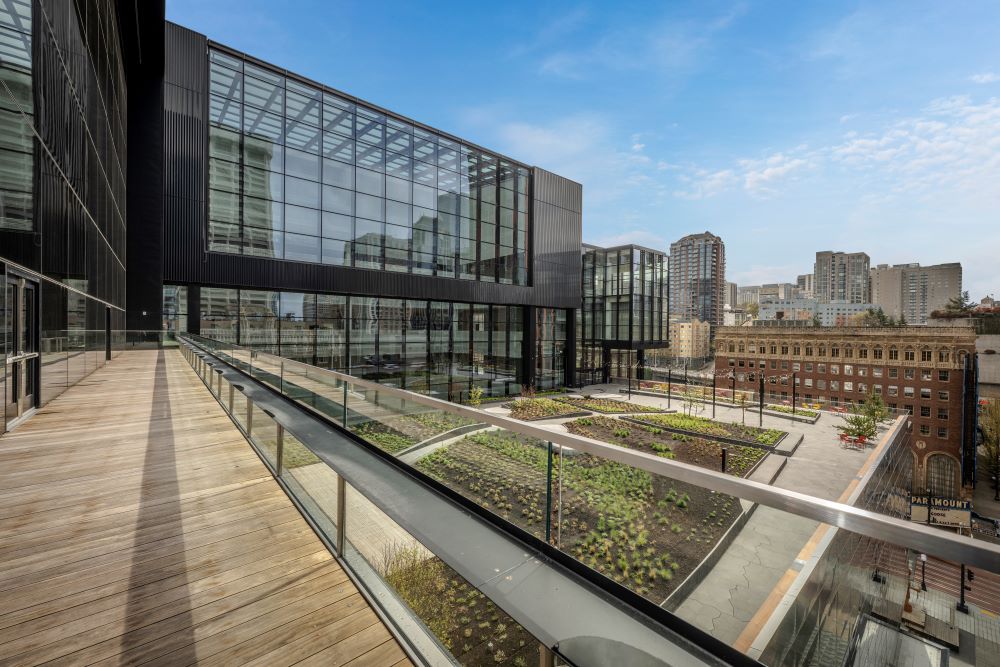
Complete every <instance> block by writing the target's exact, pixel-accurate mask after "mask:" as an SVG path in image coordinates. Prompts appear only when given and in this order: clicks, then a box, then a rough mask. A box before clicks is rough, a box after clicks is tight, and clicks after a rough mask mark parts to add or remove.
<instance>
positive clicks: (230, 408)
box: [229, 383, 236, 414]
mask: <svg viewBox="0 0 1000 667" xmlns="http://www.w3.org/2000/svg"><path fill="white" fill-rule="evenodd" d="M235 391H236V390H235V389H234V388H233V385H232V384H231V383H230V385H229V413H230V414H232V412H233V393H234V392H235Z"/></svg>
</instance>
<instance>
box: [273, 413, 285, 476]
mask: <svg viewBox="0 0 1000 667" xmlns="http://www.w3.org/2000/svg"><path fill="white" fill-rule="evenodd" d="M274 423H275V424H276V425H277V427H278V454H277V456H276V457H275V463H274V476H275V477H280V476H281V464H282V459H283V458H284V454H285V427H284V426H282V425H281V424H278V422H274Z"/></svg>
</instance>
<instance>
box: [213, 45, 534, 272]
mask: <svg viewBox="0 0 1000 667" xmlns="http://www.w3.org/2000/svg"><path fill="white" fill-rule="evenodd" d="M209 60H210V89H211V96H210V98H211V99H210V103H209V115H210V121H211V124H210V129H209V206H208V210H209V223H208V225H209V229H208V249H209V250H210V251H212V252H225V253H239V254H244V255H254V256H259V257H272V258H280V259H285V260H293V261H300V262H314V263H323V264H331V265H339V266H353V267H357V268H366V269H376V270H385V271H399V272H404V273H416V274H424V275H436V276H443V277H448V278H460V279H466V280H479V281H484V282H500V283H505V284H517V285H527V284H528V259H527V239H528V229H529V227H530V219H529V207H528V192H529V178H530V172H529V170H528V168H527V167H525V166H524V165H521V164H516V163H513V162H510V161H508V160H505V159H502V158H500V157H498V156H496V155H491V154H489V153H486V152H484V151H481V150H479V149H477V148H473V147H471V146H465V145H462V144H460V143H458V142H455V141H454V140H452V139H450V138H448V137H445V136H443V135H440V134H437V133H434V132H431V131H428V130H425V129H423V128H420V127H416V126H414V125H412V124H410V123H408V122H406V121H404V120H401V119H398V118H395V117H393V116H390V115H387V114H385V113H383V112H381V111H378V110H376V109H372V108H369V107H366V106H364V105H362V104H356V103H354V102H352V101H349V100H347V99H344V98H342V97H340V96H338V95H336V94H334V93H332V92H331V91H328V90H321V89H319V88H315V87H312V86H309V85H305V84H303V83H301V82H299V81H296V80H294V79H293V78H291V77H286V76H284V75H283V74H281V73H279V72H277V71H274V70H271V69H269V68H265V67H261V66H258V65H257V64H254V63H251V62H247V61H244V60H243V59H241V58H238V57H234V56H232V55H229V54H227V53H223V52H221V51H218V50H215V49H213V50H212V51H211V52H210V56H209Z"/></svg>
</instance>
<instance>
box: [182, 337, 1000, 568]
mask: <svg viewBox="0 0 1000 667" xmlns="http://www.w3.org/2000/svg"><path fill="white" fill-rule="evenodd" d="M178 335H180V336H187V337H190V338H191V339H192V341H193V342H195V343H197V339H201V340H204V341H208V342H210V343H216V344H221V345H223V346H225V347H223V349H222V351H223V352H224V351H226V350H241V351H246V352H253V353H254V354H255V355H256V356H257V358H260V357H262V356H264V357H270V358H272V359H274V360H275V362H276V363H277V364H278V365H281V364H286V365H291V366H293V367H296V368H301V369H303V370H306V371H308V372H310V373H321V374H323V375H325V376H329V377H331V378H333V379H336V380H338V381H340V382H342V383H346V384H349V385H352V386H353V387H355V388H360V389H367V390H369V391H377V392H379V393H380V394H382V395H383V396H393V397H396V398H399V399H402V400H405V401H410V402H412V403H416V404H419V405H423V406H426V407H429V408H433V409H435V410H441V411H443V412H447V413H450V414H453V415H459V416H462V417H465V418H467V419H472V420H474V421H478V422H484V423H487V424H490V425H492V426H496V427H498V428H502V429H505V430H508V431H511V432H514V433H518V434H521V435H526V436H530V437H533V438H538V439H539V440H544V441H548V442H551V443H553V444H557V445H562V446H563V447H568V448H570V449H574V450H578V451H582V452H586V453H588V454H593V455H595V456H600V457H602V458H606V459H609V460H611V461H616V462H618V463H622V464H625V465H628V466H632V467H635V468H640V469H642V470H645V471H647V472H650V473H653V474H655V475H662V476H664V477H669V478H671V479H676V480H679V481H682V482H688V483H690V484H694V485H696V486H700V487H702V488H706V489H710V490H712V491H716V492H719V493H725V494H728V495H731V496H736V497H738V498H743V499H745V500H749V501H753V502H756V503H759V504H761V505H765V506H767V507H773V508H775V509H779V510H782V511H785V512H789V513H791V514H795V515H797V516H801V517H805V518H808V519H813V520H815V521H820V522H822V523H826V524H830V525H832V526H836V527H838V528H844V529H846V530H849V531H852V532H855V533H859V534H861V535H865V536H867V537H872V538H875V539H879V540H884V541H887V542H893V543H895V544H899V545H905V546H908V547H911V548H914V549H918V550H919V551H921V552H923V553H926V554H929V555H933V556H937V557H939V558H943V559H946V560H951V561H955V562H959V563H964V564H966V565H970V566H975V567H980V568H983V569H986V570H989V571H991V572H997V573H1000V545H995V544H991V543H988V542H983V541H981V540H972V539H971V538H968V537H961V536H958V535H954V534H952V533H949V532H946V531H943V530H941V529H938V528H932V527H929V526H926V525H924V524H918V523H911V522H909V521H904V520H902V519H897V518H895V517H890V516H887V515H884V514H878V513H876V512H870V511H868V510H864V509H861V508H858V507H854V506H852V505H846V504H844V503H839V502H835V501H832V500H825V499H822V498H816V497H814V496H810V495H807V494H804V493H799V492H797V491H790V490H788V489H782V488H779V487H775V486H769V485H767V484H761V483H760V482H754V481H751V480H748V479H742V478H739V477H734V476H732V475H727V474H725V473H722V472H717V471H715V470H709V469H706V468H700V467H697V466H694V465H690V464H687V463H681V462H679V461H674V460H671V459H666V458H663V457H659V456H656V455H653V454H647V453H645V452H641V451H638V450H634V449H626V448H624V447H619V446H617V445H612V444H609V443H606V442H601V441H599V440H594V439H592V438H587V437H584V436H579V435H574V434H572V433H563V432H559V431H554V430H550V429H547V428H545V427H543V426H537V425H534V424H530V423H527V422H523V421H520V420H517V419H512V418H510V417H504V416H502V415H497V414H493V413H490V412H486V411H484V410H480V409H478V408H473V407H470V406H466V405H461V404H458V403H451V402H449V401H444V400H442V399H439V398H434V397H432V396H426V395H424V394H417V393H414V392H411V391H407V390H405V389H399V388H397V387H392V386H389V385H384V384H380V383H378V382H374V381H371V380H364V379H361V378H357V377H354V376H353V375H347V374H346V373H340V372H339V371H334V370H330V369H325V368H320V367H318V366H313V365H310V364H306V363H303V362H299V361H294V360H292V359H286V358H284V357H279V356H276V355H272V354H270V353H266V352H260V351H256V350H251V349H250V348H246V347H243V346H240V345H235V344H233V343H224V342H221V341H213V340H212V339H207V338H202V337H201V336H194V335H193V334H178ZM904 423H905V419H904V418H903V417H899V418H897V420H896V422H895V423H894V425H893V430H894V431H895V430H898V429H901V428H903V425H904Z"/></svg>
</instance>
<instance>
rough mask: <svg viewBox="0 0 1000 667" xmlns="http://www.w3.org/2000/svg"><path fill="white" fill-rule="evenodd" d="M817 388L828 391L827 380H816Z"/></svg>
mask: <svg viewBox="0 0 1000 667" xmlns="http://www.w3.org/2000/svg"><path fill="white" fill-rule="evenodd" d="M816 388H817V389H826V380H823V379H820V380H816Z"/></svg>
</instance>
